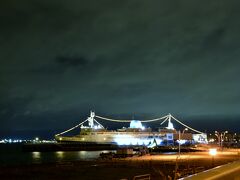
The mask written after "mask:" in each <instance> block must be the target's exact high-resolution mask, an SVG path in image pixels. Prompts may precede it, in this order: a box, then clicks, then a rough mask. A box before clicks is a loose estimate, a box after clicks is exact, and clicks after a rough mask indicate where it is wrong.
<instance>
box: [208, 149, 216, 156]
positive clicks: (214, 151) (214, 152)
mask: <svg viewBox="0 0 240 180" xmlns="http://www.w3.org/2000/svg"><path fill="white" fill-rule="evenodd" d="M209 154H210V155H211V156H216V154H217V149H209Z"/></svg>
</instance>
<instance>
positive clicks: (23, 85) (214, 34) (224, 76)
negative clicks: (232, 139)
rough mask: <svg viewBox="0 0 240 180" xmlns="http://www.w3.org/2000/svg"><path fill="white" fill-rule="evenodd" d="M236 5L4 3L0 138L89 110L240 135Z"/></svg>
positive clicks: (62, 123) (62, 122) (61, 123)
mask: <svg viewBox="0 0 240 180" xmlns="http://www.w3.org/2000/svg"><path fill="white" fill-rule="evenodd" d="M239 6H240V2H239V1H237V0H228V1H225V0H217V1H207V0H201V1H200V0H199V1H198V0H197V1H192V0H184V1H178V0H172V1H167V2H166V1H159V0H150V1H149V0H148V1H146V0H121V1H120V0H119V1H113V0H101V1H99V0H70V1H65V0H51V1H49V0H23V1H19V0H1V1H0V121H1V126H0V131H5V132H7V133H8V132H9V133H10V132H11V133H12V132H14V131H18V130H47V129H64V128H68V127H71V126H73V125H75V124H76V123H78V122H79V121H80V120H81V119H82V120H83V119H84V118H85V117H86V116H87V115H88V113H89V111H90V110H91V109H92V110H95V111H96V113H97V114H99V115H106V116H112V117H113V116H114V117H125V118H132V116H134V117H137V118H140V119H141V118H145V119H149V118H153V117H159V116H163V115H165V114H166V113H172V114H173V115H175V116H176V117H178V118H179V119H181V120H183V121H188V122H189V123H190V125H192V126H193V127H194V125H195V126H196V125H197V124H198V125H199V124H201V128H202V129H200V130H203V129H206V130H207V129H212V127H209V125H208V124H207V122H212V124H213V125H214V124H215V127H214V128H215V129H220V130H221V129H222V130H224V128H231V129H232V130H240V129H239V127H237V126H238V124H239V118H240V112H239V106H240V93H239V92H240V83H239V73H240V60H239V57H240V21H239V19H240V11H239ZM218 119H219V123H217V126H216V122H217V121H218ZM200 122H201V123H200ZM224 122H228V124H227V125H225V124H224ZM229 124H231V126H230V125H229ZM237 128H238V129H237Z"/></svg>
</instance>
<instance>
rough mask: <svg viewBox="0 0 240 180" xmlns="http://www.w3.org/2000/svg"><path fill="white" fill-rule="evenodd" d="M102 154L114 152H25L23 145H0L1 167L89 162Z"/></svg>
mask: <svg viewBox="0 0 240 180" xmlns="http://www.w3.org/2000/svg"><path fill="white" fill-rule="evenodd" d="M102 152H104V153H106V152H114V151H56V152H23V151H22V144H0V166H11V165H13V166H14V165H27V164H42V163H58V162H65V161H89V160H94V159H97V158H99V154H100V153H102Z"/></svg>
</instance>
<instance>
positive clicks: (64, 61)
mask: <svg viewBox="0 0 240 180" xmlns="http://www.w3.org/2000/svg"><path fill="white" fill-rule="evenodd" d="M56 62H57V63H58V64H60V65H63V66H73V67H79V66H80V67H84V66H86V65H87V64H88V61H87V60H86V59H85V58H84V57H64V56H59V57H56Z"/></svg>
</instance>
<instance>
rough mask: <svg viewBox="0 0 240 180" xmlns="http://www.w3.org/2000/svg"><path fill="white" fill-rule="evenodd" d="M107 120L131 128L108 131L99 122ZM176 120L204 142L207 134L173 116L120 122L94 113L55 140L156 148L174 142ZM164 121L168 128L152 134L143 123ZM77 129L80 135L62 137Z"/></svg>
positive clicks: (196, 138) (57, 136)
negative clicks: (124, 124)
mask: <svg viewBox="0 0 240 180" xmlns="http://www.w3.org/2000/svg"><path fill="white" fill-rule="evenodd" d="M96 118H98V119H100V120H107V121H111V122H125V123H126V122H129V123H130V127H129V128H123V129H119V130H117V131H109V130H106V129H105V128H104V127H103V126H102V125H101V124H100V123H99V122H98V121H97V120H96ZM172 119H173V120H175V121H177V122H178V123H180V124H181V125H183V126H185V127H187V128H188V129H190V130H192V131H195V132H197V133H198V135H201V137H204V138H199V137H196V136H195V137H194V140H198V141H196V142H199V140H200V141H204V139H205V137H206V134H204V133H202V132H200V131H198V130H195V129H193V128H191V127H189V126H187V125H185V124H183V123H182V122H181V121H179V120H177V119H176V118H175V117H173V116H172V115H171V114H168V115H166V116H164V117H160V118H156V119H151V120H141V121H140V120H118V119H111V118H106V117H102V116H97V115H96V114H95V113H94V112H92V111H91V112H90V116H89V117H88V118H87V119H86V120H85V121H83V122H81V123H80V124H78V125H76V126H74V127H73V128H70V129H68V130H66V131H64V132H61V133H59V134H56V135H55V139H56V140H57V141H61V142H63V141H65V142H79V143H98V144H117V145H133V146H135V145H142V146H148V147H151V146H155V145H161V144H162V143H163V142H173V141H174V138H173V135H174V134H176V130H175V129H174V126H173V123H172V122H171V120H172ZM160 120H163V122H162V123H161V124H163V123H164V122H166V121H168V126H167V127H166V128H165V130H164V131H155V132H152V131H151V129H150V128H148V129H145V128H144V126H143V125H142V123H143V122H144V123H148V122H154V121H160ZM85 122H86V123H87V124H88V126H84V125H83V124H84V123H85ZM77 127H81V131H80V134H79V135H76V136H72V137H65V136H61V135H63V134H65V133H67V132H69V131H71V130H73V129H75V128H77ZM181 143H184V141H180V144H181ZM167 144H168V143H167Z"/></svg>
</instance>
